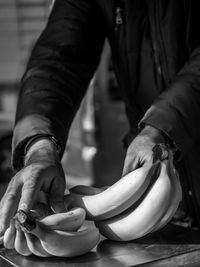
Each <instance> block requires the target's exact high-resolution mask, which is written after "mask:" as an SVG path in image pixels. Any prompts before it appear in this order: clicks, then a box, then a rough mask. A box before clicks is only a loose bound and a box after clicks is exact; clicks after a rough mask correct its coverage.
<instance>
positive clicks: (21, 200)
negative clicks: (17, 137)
mask: <svg viewBox="0 0 200 267" xmlns="http://www.w3.org/2000/svg"><path fill="white" fill-rule="evenodd" d="M65 187H66V184H65V175H64V171H63V168H62V165H61V163H60V160H59V157H58V153H57V152H56V150H55V146H54V144H53V143H52V142H51V141H50V140H47V139H43V140H40V141H38V142H37V143H35V144H33V146H31V148H30V149H29V150H28V153H27V156H26V158H25V166H24V167H23V168H22V169H21V170H20V171H19V172H18V173H16V175H15V176H14V177H13V178H12V179H11V181H10V183H9V184H8V187H7V190H6V192H5V194H4V196H3V198H2V199H1V202H0V237H1V236H3V234H4V232H5V230H6V229H7V228H8V227H9V223H10V219H11V218H12V217H13V216H14V215H15V214H16V212H17V211H18V210H19V209H22V210H24V211H26V212H28V211H30V209H31V208H32V207H33V205H34V204H35V203H36V202H37V199H38V196H39V192H40V191H43V192H45V193H46V194H47V196H48V201H49V207H51V209H52V210H53V211H54V212H63V211H65V210H66V209H65V207H64V201H63V199H64V191H65Z"/></svg>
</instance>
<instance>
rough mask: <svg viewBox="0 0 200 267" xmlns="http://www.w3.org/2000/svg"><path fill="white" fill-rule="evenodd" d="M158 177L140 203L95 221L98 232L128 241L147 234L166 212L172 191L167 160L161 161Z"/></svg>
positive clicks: (114, 238) (111, 237)
mask: <svg viewBox="0 0 200 267" xmlns="http://www.w3.org/2000/svg"><path fill="white" fill-rule="evenodd" d="M160 164H161V171H160V174H159V177H157V179H156V180H155V181H154V182H153V184H152V185H151V187H150V188H149V190H148V192H147V193H146V195H144V198H143V199H142V201H141V203H139V205H138V206H137V207H136V208H135V207H134V208H130V209H128V210H127V211H125V212H123V213H122V214H120V215H117V216H115V217H113V218H111V219H107V220H104V221H99V222H96V225H97V227H98V228H99V230H100V233H101V234H102V235H104V236H105V237H107V238H109V239H112V240H118V241H128V240H133V239H137V238H139V237H142V236H144V235H146V234H148V233H149V232H150V231H152V230H153V228H154V227H155V226H156V225H157V224H158V223H159V222H160V220H161V219H162V218H163V216H164V214H165V213H166V212H167V208H168V206H169V202H170V201H171V200H170V198H171V194H172V192H173V182H172V178H171V177H170V175H169V173H168V169H169V161H168V160H163V161H162V162H161V163H160Z"/></svg>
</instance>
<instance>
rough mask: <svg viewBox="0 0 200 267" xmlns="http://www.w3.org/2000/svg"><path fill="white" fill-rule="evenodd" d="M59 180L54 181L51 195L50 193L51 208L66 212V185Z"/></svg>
mask: <svg viewBox="0 0 200 267" xmlns="http://www.w3.org/2000/svg"><path fill="white" fill-rule="evenodd" d="M57 180H58V179H57ZM58 182H59V181H55V182H53V183H52V186H51V190H50V195H49V197H50V199H49V203H50V206H51V209H52V210H53V212H55V213H61V212H66V208H65V205H64V191H65V186H64V185H63V183H62V182H61V184H59V183H58Z"/></svg>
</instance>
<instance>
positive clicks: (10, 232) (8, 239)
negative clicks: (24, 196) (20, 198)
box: [3, 219, 16, 249]
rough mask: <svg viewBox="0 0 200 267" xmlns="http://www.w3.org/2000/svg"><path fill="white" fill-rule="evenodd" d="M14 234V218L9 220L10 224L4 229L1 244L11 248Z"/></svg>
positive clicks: (13, 243)
mask: <svg viewBox="0 0 200 267" xmlns="http://www.w3.org/2000/svg"><path fill="white" fill-rule="evenodd" d="M15 236H16V229H15V220H14V219H11V220H10V225H9V227H8V228H7V229H6V231H5V233H4V236H3V244H4V247H5V248H8V249H13V248H14V246H15Z"/></svg>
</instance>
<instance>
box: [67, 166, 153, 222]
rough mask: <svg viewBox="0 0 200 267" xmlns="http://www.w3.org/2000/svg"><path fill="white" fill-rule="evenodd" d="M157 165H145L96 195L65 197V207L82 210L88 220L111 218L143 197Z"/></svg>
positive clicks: (71, 195) (70, 195)
mask: <svg viewBox="0 0 200 267" xmlns="http://www.w3.org/2000/svg"><path fill="white" fill-rule="evenodd" d="M157 165H158V163H157V162H156V163H154V164H153V165H152V164H146V165H145V166H143V167H141V168H138V169H136V170H134V171H133V172H131V173H129V174H127V175H125V176H124V177H122V178H121V179H120V180H119V181H117V182H116V183H115V184H113V185H112V186H110V187H108V188H107V189H106V190H104V191H102V192H101V193H98V194H96V195H90V196H84V195H79V194H73V193H70V194H68V195H65V205H66V206H69V207H82V208H84V209H85V210H86V218H87V219H89V220H104V219H107V218H111V217H113V216H115V215H117V214H119V213H121V212H123V211H124V210H126V209H127V208H129V207H130V206H131V205H133V204H134V203H135V202H136V201H137V200H138V199H139V198H140V197H141V196H142V195H143V193H144V192H145V191H146V189H147V188H148V186H149V184H150V181H151V175H152V173H153V172H154V170H155V169H156V168H157Z"/></svg>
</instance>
